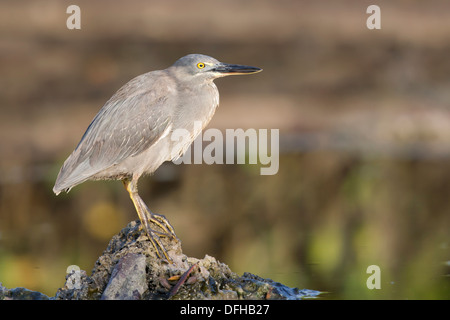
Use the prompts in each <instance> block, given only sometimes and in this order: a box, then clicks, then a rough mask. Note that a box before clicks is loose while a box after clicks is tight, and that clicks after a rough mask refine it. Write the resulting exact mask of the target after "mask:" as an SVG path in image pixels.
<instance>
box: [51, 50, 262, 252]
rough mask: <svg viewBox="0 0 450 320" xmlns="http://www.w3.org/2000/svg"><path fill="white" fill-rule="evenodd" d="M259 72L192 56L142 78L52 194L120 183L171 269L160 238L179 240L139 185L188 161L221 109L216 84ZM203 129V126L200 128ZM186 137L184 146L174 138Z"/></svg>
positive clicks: (89, 136)
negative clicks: (88, 184) (167, 166)
mask: <svg viewBox="0 0 450 320" xmlns="http://www.w3.org/2000/svg"><path fill="white" fill-rule="evenodd" d="M260 71H262V69H260V68H257V67H251V66H245V65H237V64H229V63H223V62H220V61H218V60H216V59H214V58H212V57H210V56H207V55H203V54H189V55H187V56H184V57H182V58H180V59H178V60H177V61H176V62H175V63H174V64H173V65H172V66H170V67H168V68H167V69H164V70H157V71H151V72H148V73H144V74H142V75H139V76H137V77H135V78H133V79H132V80H130V81H129V82H127V83H126V84H125V85H123V86H122V87H121V88H120V89H119V90H118V91H117V92H116V93H115V94H114V95H113V96H112V97H111V98H110V99H109V100H108V101H107V102H106V103H105V104H104V105H103V107H102V108H101V109H100V111H99V112H98V113H97V115H96V116H95V117H94V119H93V120H92V122H91V123H90V124H89V126H88V128H87V129H86V131H85V133H84V135H83V136H82V138H81V140H80V142H79V143H78V145H77V146H76V148H75V149H74V151H73V152H72V153H71V154H70V156H69V157H68V158H67V159H66V161H65V162H64V164H63V165H62V167H61V169H60V171H59V174H58V176H57V178H56V182H55V186H54V187H53V191H54V192H55V194H56V195H58V194H59V193H61V192H62V191H65V192H69V191H70V189H72V188H73V187H75V186H76V185H78V184H80V183H83V182H85V181H87V180H121V181H122V182H123V185H124V187H125V189H126V190H127V191H128V193H129V196H130V198H131V201H132V202H133V204H134V207H135V209H136V212H137V214H138V216H139V219H140V221H141V226H142V227H143V228H144V230H145V232H146V234H147V236H148V238H149V240H150V241H151V243H152V245H153V247H154V248H155V251H156V253H157V256H158V257H159V258H161V259H163V258H165V259H167V260H168V261H171V259H170V257H169V255H168V253H167V250H166V249H165V248H164V246H163V244H162V243H161V240H160V237H161V236H168V237H172V238H174V239H177V237H176V235H175V231H174V229H173V227H172V225H171V224H170V223H169V221H168V220H167V218H166V217H165V216H163V215H160V214H156V213H153V212H152V211H151V210H150V209H149V208H148V207H147V205H146V204H145V202H144V201H143V200H142V198H141V197H140V196H139V194H138V186H137V185H138V180H139V178H140V177H141V176H143V175H147V174H152V173H153V172H155V171H156V169H158V167H159V166H161V164H162V163H164V162H165V161H173V160H175V159H177V158H178V157H180V156H181V155H183V154H184V152H185V151H186V150H187V149H188V148H189V146H190V145H191V143H192V142H193V141H194V140H195V138H196V137H197V136H198V135H199V134H200V133H201V131H202V130H203V129H204V128H205V126H206V125H207V124H208V123H209V122H210V120H211V118H212V117H213V115H214V112H215V110H216V108H217V107H218V105H219V91H218V89H217V87H216V85H215V84H214V80H215V79H217V78H220V77H224V76H229V75H243V74H252V73H257V72H260ZM196 122H197V123H201V126H198V125H194V123H196ZM177 129H183V130H186V132H189V136H188V137H187V138H186V139H183V141H182V143H180V142H179V141H173V139H171V134H172V133H173V132H174V131H176V130H177Z"/></svg>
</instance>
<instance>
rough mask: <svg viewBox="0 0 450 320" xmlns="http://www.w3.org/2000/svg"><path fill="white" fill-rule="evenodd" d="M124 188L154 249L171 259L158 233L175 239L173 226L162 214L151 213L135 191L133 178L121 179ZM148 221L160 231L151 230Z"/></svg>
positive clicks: (159, 255) (160, 256)
mask: <svg viewBox="0 0 450 320" xmlns="http://www.w3.org/2000/svg"><path fill="white" fill-rule="evenodd" d="M122 182H123V184H124V186H125V189H126V190H127V191H128V193H129V195H130V198H131V201H133V204H134V207H135V208H136V212H137V214H138V216H139V219H140V220H141V223H142V226H143V227H144V229H145V231H146V233H147V236H148V237H149V239H150V242H151V243H152V245H153V247H154V248H155V250H156V253H157V254H158V257H159V258H162V255H161V253H162V254H163V255H164V257H165V258H166V259H167V260H168V261H169V262H172V260H171V259H170V258H169V255H168V254H167V251H166V249H165V248H164V246H163V245H162V243H161V240H160V239H159V236H158V234H159V235H161V236H168V237H173V238H174V239H176V235H175V231H174V229H173V227H172V226H171V225H170V223H169V221H168V220H167V219H166V218H165V217H164V216H162V215H159V214H154V213H152V212H151V211H150V210H149V209H148V207H147V206H146V205H145V203H144V201H143V200H142V199H141V197H140V196H139V194H138V192H137V186H136V181H133V180H123V181H122ZM150 222H151V223H153V224H155V225H156V226H158V227H159V228H160V229H161V230H162V231H157V230H153V229H151V228H150Z"/></svg>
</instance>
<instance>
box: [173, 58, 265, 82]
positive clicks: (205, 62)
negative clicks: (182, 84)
mask: <svg viewBox="0 0 450 320" xmlns="http://www.w3.org/2000/svg"><path fill="white" fill-rule="evenodd" d="M172 67H173V68H175V70H176V71H175V72H176V73H178V74H180V75H182V76H183V77H193V78H197V79H205V80H206V79H210V80H214V79H216V78H220V77H225V76H230V75H239V74H251V73H257V72H260V71H262V69H260V68H257V67H250V66H244V65H239V64H229V63H224V62H220V61H218V60H216V59H214V58H212V57H210V56H206V55H203V54H189V55H187V56H184V57H182V58H180V59H178V60H177V61H176V62H175V63H174V64H173V65H172Z"/></svg>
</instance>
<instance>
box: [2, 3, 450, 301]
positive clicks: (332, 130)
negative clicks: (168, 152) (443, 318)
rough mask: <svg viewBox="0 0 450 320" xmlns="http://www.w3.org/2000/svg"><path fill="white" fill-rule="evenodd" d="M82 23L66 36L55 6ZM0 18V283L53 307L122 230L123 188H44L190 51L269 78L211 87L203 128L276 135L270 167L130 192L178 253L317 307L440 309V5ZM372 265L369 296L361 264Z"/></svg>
mask: <svg viewBox="0 0 450 320" xmlns="http://www.w3.org/2000/svg"><path fill="white" fill-rule="evenodd" d="M71 4H76V5H78V6H80V8H81V30H68V29H67V27H66V20H67V18H68V17H69V14H67V13H66V9H67V7H68V6H69V5H71ZM371 4H373V1H361V0H354V1H339V2H336V1H331V0H328V1H312V0H311V1H287V0H282V1H269V0H245V1H241V0H227V1H225V0H218V1H199V0H195V1H182V0H177V1H148V0H146V1H144V0H130V1H106V0H97V1H95V2H94V1H80V0H78V1H61V0H48V1H31V0H29V1H24V0H23V1H14V0H9V1H8V0H3V1H2V2H0V108H1V109H0V110H1V117H0V282H1V283H3V285H4V286H6V287H10V288H12V287H19V286H24V287H26V288H28V289H32V290H38V291H41V292H43V293H45V294H47V295H49V296H53V295H54V294H55V292H56V290H57V288H59V287H61V286H63V285H64V277H65V274H66V268H67V266H69V265H78V266H80V267H81V268H82V269H84V270H86V271H87V272H88V274H90V271H91V270H92V268H93V266H94V263H95V261H96V259H97V257H98V256H99V255H101V253H102V252H103V250H104V249H105V248H106V246H107V245H108V241H109V239H110V238H111V237H112V236H113V235H114V234H116V233H118V232H119V231H120V229H122V228H123V227H125V226H126V224H127V223H128V222H130V221H131V220H135V219H137V215H136V213H135V210H134V208H133V205H132V203H131V201H130V199H129V198H128V194H127V193H126V192H125V190H124V189H123V186H122V184H121V183H120V182H86V183H84V184H82V185H80V186H78V187H76V188H74V189H73V190H72V191H71V192H70V193H69V194H62V195H60V196H58V197H56V196H55V195H54V194H53V192H52V187H53V184H54V181H55V178H56V175H57V173H58V171H59V169H60V167H61V165H62V163H63V162H64V160H65V159H66V157H67V156H68V155H69V154H70V153H71V152H72V150H73V149H74V148H75V146H76V144H77V143H78V141H79V139H80V138H81V136H82V134H83V133H84V131H85V129H86V128H87V126H88V125H89V123H90V121H91V120H92V118H93V117H94V116H95V114H96V113H97V112H98V110H99V109H100V108H101V106H102V105H103V104H104V103H105V102H106V101H107V100H108V99H109V98H110V97H111V95H112V94H113V93H114V92H115V91H116V90H117V89H118V88H119V87H120V86H121V85H123V84H125V83H126V82H127V81H128V80H130V79H131V78H133V77H135V76H137V75H139V74H142V73H145V72H148V71H151V70H155V69H163V68H166V67H167V66H169V65H171V64H172V63H173V62H174V61H175V60H177V59H178V58H179V57H181V56H184V55H186V54H189V53H203V54H207V55H211V56H213V57H215V58H217V59H218V60H221V61H224V62H229V63H238V64H246V65H253V66H258V67H261V68H263V69H264V72H262V73H260V74H257V75H253V76H248V77H228V78H224V79H219V80H217V81H216V84H217V86H218V87H219V90H220V93H221V105H220V107H219V109H218V110H217V112H216V115H215V117H214V118H213V121H212V122H211V123H210V125H209V127H210V128H218V129H221V130H225V129H227V128H229V129H233V128H243V129H248V128H255V129H279V130H280V151H281V155H280V166H279V172H278V173H277V174H276V175H273V176H261V175H260V174H259V169H260V166H258V165H178V166H176V165H173V164H171V163H168V164H167V165H164V166H163V167H161V168H160V169H159V170H158V171H157V173H156V174H155V175H154V176H152V177H148V178H143V179H141V180H140V193H141V196H142V198H143V199H144V200H145V201H146V202H147V204H148V205H149V207H150V208H151V209H152V210H153V211H154V212H157V213H160V214H164V215H165V216H167V217H168V218H169V219H170V221H171V223H172V224H173V226H174V227H175V230H176V231H177V235H178V237H179V238H180V239H181V240H182V243H183V249H184V251H185V253H186V254H187V255H190V256H194V257H198V258H202V257H203V256H204V255H205V254H209V255H212V256H215V257H216V258H217V259H219V260H220V261H222V262H224V263H226V264H228V265H229V266H230V268H231V269H232V270H233V271H235V272H237V273H239V274H242V273H243V272H251V273H254V274H257V275H259V276H262V277H265V278H271V279H273V280H275V281H279V282H282V283H284V284H286V285H288V286H291V287H298V288H301V289H302V288H308V289H314V290H321V291H326V292H328V293H327V294H325V295H324V296H323V297H324V298H327V299H449V298H450V281H449V280H450V278H449V274H450V234H449V230H450V216H449V214H450V201H449V195H450V161H449V160H450V90H449V88H450V59H449V52H450V2H448V1H445V0H442V1H433V0H430V1H426V2H425V1H419V0H417V1H413V0H410V1H406V0H405V1H401V0H399V1H395V2H394V1H376V4H377V5H379V6H380V8H381V27H382V28H381V30H368V29H367V27H366V20H367V18H368V17H369V15H368V14H366V9H367V7H368V6H369V5H371ZM370 265H377V266H379V267H380V269H381V289H379V290H369V289H368V288H367V287H366V280H367V278H368V277H369V276H370V274H367V273H366V270H367V267H368V266H370Z"/></svg>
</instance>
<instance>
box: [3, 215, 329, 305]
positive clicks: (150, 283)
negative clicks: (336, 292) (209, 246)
mask: <svg viewBox="0 0 450 320" xmlns="http://www.w3.org/2000/svg"><path fill="white" fill-rule="evenodd" d="M161 241H162V243H163V245H164V247H165V248H166V249H167V252H168V254H169V256H170V258H171V259H172V260H173V263H168V262H167V261H166V260H163V259H159V258H158V257H157V255H156V252H155V249H154V248H153V246H152V244H151V242H150V241H149V240H148V238H147V236H146V235H145V233H144V232H143V231H141V229H140V222H139V221H133V222H131V223H129V224H128V225H127V226H126V227H125V228H124V229H122V230H121V231H120V232H119V234H117V235H115V236H114V237H113V238H112V239H111V241H110V242H109V244H108V247H107V248H106V250H105V251H104V252H103V255H102V256H100V257H99V258H98V260H97V261H96V263H95V266H94V268H93V270H92V274H91V276H87V274H86V272H85V271H83V270H79V269H78V270H77V269H76V268H74V269H73V270H72V273H70V274H68V275H67V276H66V283H65V285H64V287H62V288H60V289H58V291H57V292H56V295H55V297H53V298H51V299H56V300H99V299H104V300H114V299H121V300H130V299H133V300H136V299H143V300H160V299H183V300H188V299H196V300H201V299H209V300H211V299H220V300H223V299H226V300H230V299H302V298H305V297H316V296H317V295H319V294H320V292H319V291H314V290H299V289H297V288H289V287H287V286H285V285H283V284H281V283H278V282H275V281H273V280H270V279H264V278H261V277H258V276H256V275H253V274H250V273H244V275H243V276H242V277H240V276H239V275H237V274H236V273H234V272H232V271H231V270H230V268H229V267H228V266H227V265H225V264H224V263H221V262H219V261H217V260H216V259H215V258H214V257H211V256H208V255H206V256H205V257H204V258H203V259H196V258H192V257H187V256H186V255H184V254H183V252H182V250H181V243H180V241H179V240H176V239H172V238H168V237H161ZM13 290H16V289H11V290H9V291H8V289H6V291H5V292H6V294H5V293H2V295H3V296H4V297H5V298H8V297H10V296H11V292H12V291H13ZM25 290H26V289H25ZM0 292H3V291H0ZM2 295H0V298H1V297H2ZM19 296H20V295H16V297H19ZM26 296H27V297H33V295H32V294H27V295H26ZM35 297H36V298H44V297H46V296H44V295H42V296H40V295H38V294H36V295H35ZM47 299H48V297H47Z"/></svg>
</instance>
